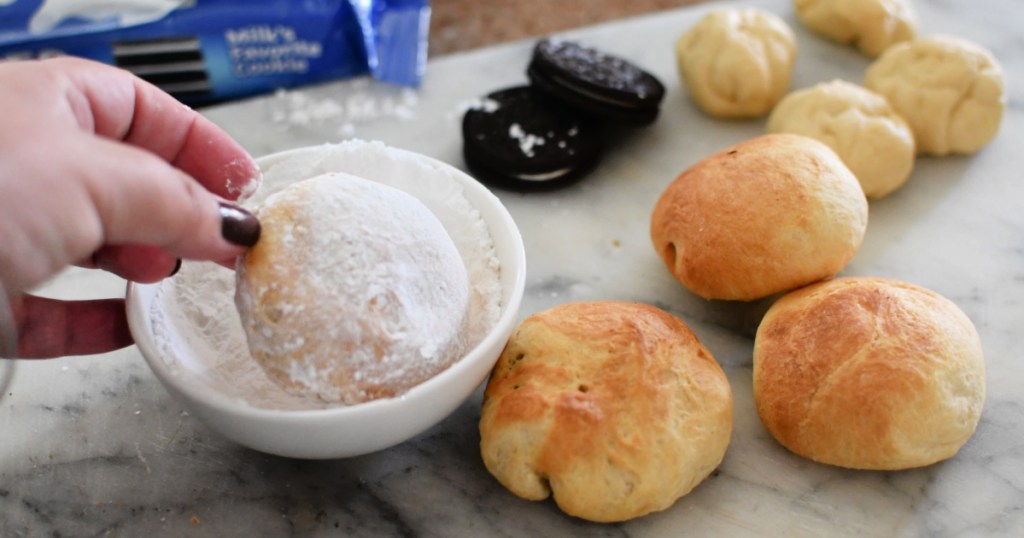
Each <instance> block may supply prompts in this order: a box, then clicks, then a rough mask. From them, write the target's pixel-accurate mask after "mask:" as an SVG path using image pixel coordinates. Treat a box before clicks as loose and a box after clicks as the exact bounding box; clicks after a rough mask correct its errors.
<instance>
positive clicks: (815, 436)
mask: <svg viewBox="0 0 1024 538" xmlns="http://www.w3.org/2000/svg"><path fill="white" fill-rule="evenodd" d="M984 401H985V365H984V359H983V357H982V348H981V342H980V340H979V338H978V333H977V331H976V330H975V328H974V325H973V324H972V323H971V320H970V319H968V318H967V316H966V315H965V314H964V313H963V312H962V311H961V310H960V309H959V308H957V306H956V305H955V304H953V303H952V302H951V301H949V300H948V299H946V298H944V297H941V296H940V295H938V294H936V293H934V292H932V291H929V290H927V289H924V288H921V287H919V286H915V285H913V284H907V283H904V282H899V281H895V280H887V279H880V278H841V279H836V280H830V281H826V282H822V283H818V284H815V285H812V286H808V287H806V288H803V289H800V290H797V291H794V292H792V293H790V294H787V295H785V296H784V297H782V298H781V299H780V300H779V301H777V302H776V303H775V304H774V305H772V307H771V308H770V309H769V310H768V312H767V314H766V315H765V317H764V319H763V320H762V321H761V325H760V327H759V328H758V331H757V337H756V339H755V341H754V402H755V404H756V406H757V412H758V414H759V415H760V417H761V421H762V422H763V423H764V425H765V427H766V428H767V429H768V431H769V432H771V434H772V435H773V436H775V438H776V439H777V440H778V441H779V442H780V443H781V444H782V445H783V446H785V447H786V448H788V449H789V450H791V451H793V452H794V453H796V454H798V455H800V456H803V457H806V458H810V459H812V460H814V461H818V462H821V463H828V464H832V465H838V466H841V467H849V468H854V469H877V470H897V469H907V468H911V467H920V466H923V465H930V464H932V463H935V462H937V461H941V460H944V459H947V458H950V457H952V456H953V455H954V454H956V452H957V451H958V450H959V449H960V447H961V446H963V445H964V443H966V442H967V439H968V438H970V436H971V435H972V434H973V433H974V429H975V427H976V426H977V425H978V419H979V418H980V416H981V410H982V406H983V404H984Z"/></svg>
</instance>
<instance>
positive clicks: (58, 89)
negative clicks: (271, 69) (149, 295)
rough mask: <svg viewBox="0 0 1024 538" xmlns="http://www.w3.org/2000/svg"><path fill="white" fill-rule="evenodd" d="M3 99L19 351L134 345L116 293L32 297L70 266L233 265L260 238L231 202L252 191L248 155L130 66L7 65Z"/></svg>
mask: <svg viewBox="0 0 1024 538" xmlns="http://www.w3.org/2000/svg"><path fill="white" fill-rule="evenodd" d="M0 107H2V108H3V110H4V111H5V114H4V116H5V117H4V121H3V122H2V123H0V292H4V293H5V294H6V296H7V298H8V299H9V302H10V303H11V310H12V312H13V314H14V321H15V323H14V325H15V326H16V328H17V332H18V337H19V339H18V350H17V356H19V357H24V358H30V357H31V358H41V357H57V356H63V355H77V354H89V353H100V352H104V351H109V350H113V349H117V348H120V347H124V346H127V345H130V344H131V343H132V339H131V335H130V334H129V332H128V328H127V321H126V316H125V311H124V302H123V300H121V299H113V300H100V301H57V300H52V299H43V298H40V297H34V296H32V295H29V294H24V293H23V292H24V291H25V290H29V289H31V288H33V287H34V286H37V285H39V284H41V283H42V282H44V281H45V280H46V279H48V278H50V277H52V276H54V275H55V274H57V272H59V271H60V270H61V269H63V268H64V267H66V266H68V265H71V264H76V265H80V266H83V267H95V268H100V269H105V270H107V271H111V272H113V273H115V274H118V275H120V276H122V277H124V278H126V279H129V280H133V281H137V282H154V281H158V280H160V279H162V278H164V277H166V276H168V275H170V274H171V273H172V272H173V271H176V270H177V267H178V264H179V263H180V258H192V259H204V260H214V261H220V262H222V263H225V264H228V263H230V262H231V261H232V260H234V259H235V258H236V257H237V256H239V255H240V254H242V252H244V250H245V247H248V246H252V245H253V244H254V243H255V242H256V240H257V238H258V237H259V222H258V221H257V220H256V219H255V217H253V216H252V215H250V214H249V213H247V212H245V211H244V210H241V209H239V208H237V207H236V206H233V205H231V204H227V203H225V202H224V201H223V200H237V199H238V198H239V197H240V196H242V195H245V194H248V193H250V192H251V191H252V190H254V189H255V187H256V186H257V184H258V182H259V177H260V175H259V170H258V168H257V167H256V163H255V162H254V161H253V159H252V158H251V157H250V156H249V155H248V154H247V153H246V152H245V150H243V149H242V147H241V146H239V145H238V144H237V143H236V142H235V141H233V140H232V139H231V138H230V137H229V136H228V135H227V133H225V132H224V131H222V130H221V129H219V128H218V127H217V126H215V125H214V124H213V123H212V122H210V121H209V120H207V119H206V118H204V117H202V116H201V115H199V114H198V113H196V112H195V111H193V110H191V109H189V108H187V107H185V106H184V105H182V104H181V103H179V102H178V101H176V100H175V99H173V98H172V97H170V96H169V95H167V94H165V93H163V92H162V91H160V90H159V89H157V88H156V87H155V86H152V85H150V84H148V83H146V82H144V81H142V80H141V79H139V78H136V77H134V76H133V75H131V74H130V73H128V72H126V71H123V70H120V69H117V68H114V67H110V66H106V65H103V64H99V63H96V62H92V61H88V60H80V59H72V58H60V59H53V60H44V61H31V62H8V63H0ZM0 295H3V293H0ZM3 308H5V306H4V305H3V304H2V301H0V309H3ZM4 315H6V313H0V324H2V322H3V316H4ZM2 331H3V327H0V337H2V336H3V335H2ZM3 352H4V350H3V342H0V355H2V353H3Z"/></svg>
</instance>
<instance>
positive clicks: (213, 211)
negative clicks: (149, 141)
mask: <svg viewBox="0 0 1024 538" xmlns="http://www.w3.org/2000/svg"><path fill="white" fill-rule="evenodd" d="M79 147H80V148H82V151H84V152H87V153H86V155H83V159H85V160H83V161H81V162H88V163H89V166H88V167H83V168H84V169H85V171H84V172H83V173H85V174H86V177H85V184H86V188H87V189H88V193H89V197H90V199H91V200H92V202H93V206H94V208H95V211H96V216H97V217H98V219H99V222H100V224H101V226H102V229H103V239H102V242H103V243H104V244H108V245H110V244H144V245H152V246H156V247H160V248H162V249H163V250H165V251H167V252H168V253H169V254H171V255H173V256H176V257H182V258H194V259H204V260H223V259H228V258H232V257H235V256H238V255H240V254H241V253H242V252H243V251H244V249H245V248H246V247H251V246H252V245H254V244H256V241H257V240H258V239H259V233H260V225H259V221H258V220H256V217H254V216H253V215H252V214H251V213H249V212H248V211H246V210H244V209H242V208H241V207H238V206H236V205H234V204H231V203H229V202H226V201H224V200H223V199H220V198H218V197H217V196H215V195H213V194H212V193H210V192H209V191H208V190H206V189H205V188H204V187H203V186H202V185H200V184H199V182H197V181H196V180H195V179H193V178H192V177H190V176H188V175H187V174H185V173H184V172H182V171H181V170H178V169H177V168H174V167H173V166H171V165H170V164H168V163H167V162H166V161H164V160H163V159H161V158H159V157H157V156H156V155H154V154H152V153H149V152H148V151H146V150H143V149H140V148H137V147H134V146H129V145H126V144H122V143H119V142H115V141H111V140H107V139H104V138H99V137H96V138H91V139H88V144H83V145H81V146H79Z"/></svg>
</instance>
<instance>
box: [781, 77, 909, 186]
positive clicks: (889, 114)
mask: <svg viewBox="0 0 1024 538" xmlns="http://www.w3.org/2000/svg"><path fill="white" fill-rule="evenodd" d="M768 131H769V132H773V133H794V134H799V135H804V136H809V137H811V138H814V139H816V140H819V141H821V142H824V143H825V144H826V145H828V146H829V147H830V148H832V149H833V150H835V152H836V154H838V155H839V158H840V159H842V160H843V162H844V163H845V164H846V166H847V167H849V168H850V171H851V172H853V175H855V176H857V180H858V181H859V182H860V186H861V188H863V189H864V194H865V195H867V196H868V197H869V198H881V197H883V196H885V195H887V194H889V193H891V192H892V191H894V190H896V189H897V188H899V187H900V186H901V185H903V183H904V182H906V181H907V178H908V177H909V176H910V172H911V171H912V170H913V168H914V153H915V152H914V134H913V133H912V132H911V131H910V126H909V125H907V122H906V121H905V120H904V119H903V117H901V116H900V115H899V114H898V113H897V112H896V110H895V109H893V108H892V106H890V105H889V102H888V101H886V100H885V98H884V97H882V96H881V95H878V94H877V93H875V92H872V91H871V90H868V89H865V88H863V87H861V86H858V85H856V84H851V83H849V82H845V81H841V80H834V81H832V82H827V83H822V84H818V85H816V86H813V87H811V88H806V89H803V90H799V91H795V92H793V93H791V94H789V95H787V96H786V97H785V98H784V99H783V100H782V101H780V102H779V104H778V105H776V107H775V109H774V110H772V113H771V116H769V117H768Z"/></svg>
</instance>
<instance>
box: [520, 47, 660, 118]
mask: <svg viewBox="0 0 1024 538" xmlns="http://www.w3.org/2000/svg"><path fill="white" fill-rule="evenodd" d="M526 73H527V76H529V77H530V83H531V84H533V85H534V86H536V87H537V88H538V89H540V90H542V91H543V92H544V93H546V94H549V95H551V96H552V97H554V98H556V99H558V100H559V101H561V102H563V103H565V104H566V105H568V106H570V107H573V108H575V109H578V110H579V111H581V112H583V113H585V114H590V115H593V116H595V117H598V118H601V119H603V120H605V121H609V122H615V123H619V124H624V125H634V126H643V125H649V124H651V123H653V122H654V120H655V119H656V118H657V117H658V111H659V110H660V106H661V100H662V98H664V97H665V86H664V85H663V84H662V83H661V81H660V80H658V79H657V78H656V77H655V76H654V75H652V74H650V73H648V72H647V71H644V70H643V69H641V68H639V67H637V66H636V65H634V64H632V63H630V62H628V61H626V60H624V59H622V58H618V57H616V56H612V55H609V54H605V53H604V52H601V51H599V50H597V49H594V48H589V47H584V46H582V45H580V44H578V43H575V42H572V41H562V40H556V39H543V40H541V41H539V42H538V43H537V45H536V46H535V47H534V49H533V56H532V58H531V60H530V64H529V66H528V68H527V71H526Z"/></svg>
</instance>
